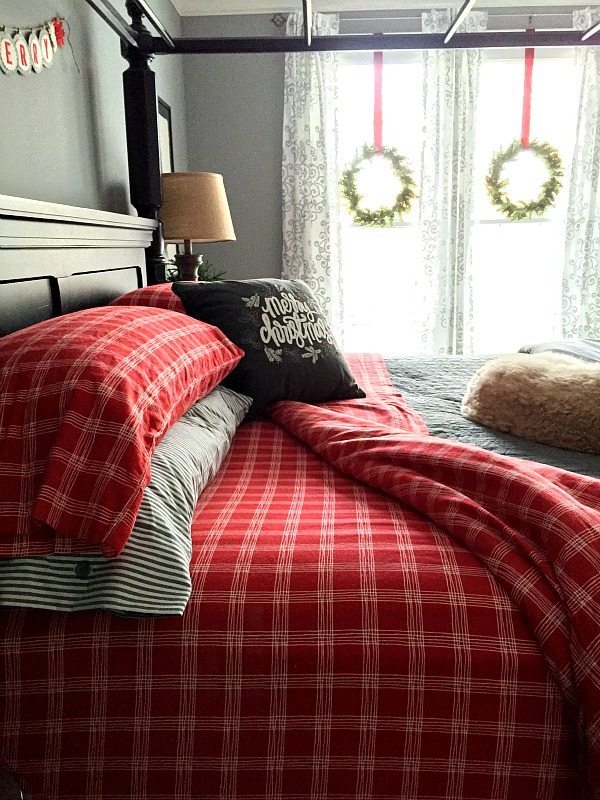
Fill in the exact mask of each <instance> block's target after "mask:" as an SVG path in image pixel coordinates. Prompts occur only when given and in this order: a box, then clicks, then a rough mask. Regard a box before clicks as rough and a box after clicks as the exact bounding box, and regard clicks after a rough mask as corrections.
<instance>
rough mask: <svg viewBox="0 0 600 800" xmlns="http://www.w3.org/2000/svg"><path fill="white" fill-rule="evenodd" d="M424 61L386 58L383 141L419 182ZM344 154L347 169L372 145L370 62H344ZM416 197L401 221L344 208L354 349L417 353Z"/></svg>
mask: <svg viewBox="0 0 600 800" xmlns="http://www.w3.org/2000/svg"><path fill="white" fill-rule="evenodd" d="M422 104H423V97H422V66H421V62H420V60H419V61H414V60H413V59H411V60H410V61H409V62H408V63H401V64H397V63H392V64H390V63H385V55H384V67H383V143H384V145H387V146H389V147H395V148H396V149H397V150H398V152H399V153H400V154H401V155H404V156H406V157H407V158H408V160H409V166H410V168H411V169H412V171H413V174H414V176H415V180H416V182H417V184H418V169H419V161H420V153H421V132H422ZM339 122H340V152H341V161H342V169H345V168H346V167H347V166H348V165H349V163H350V161H351V160H352V159H353V158H354V156H355V154H356V153H357V152H358V151H359V150H360V149H361V148H362V146H363V145H364V144H372V143H373V66H372V64H360V65H356V64H351V63H344V60H343V59H342V64H341V67H340V116H339ZM417 219H418V201H417V202H415V203H414V204H413V209H412V212H411V213H410V214H409V215H406V216H405V218H404V221H403V224H396V225H394V226H393V227H391V228H369V227H361V226H358V225H355V224H354V222H353V220H352V218H351V217H350V215H349V214H348V213H347V211H346V209H345V208H344V210H343V213H342V252H343V269H344V306H345V339H344V346H345V348H346V349H347V350H349V351H378V352H399V351H402V352H417V351H418V348H419V338H418V334H417V331H416V322H415V319H416V317H415V308H416V307H417V298H418V294H419V288H418V284H419V277H420V263H421V262H420V243H419V238H418V230H417V228H416V226H415V222H416V220H417Z"/></svg>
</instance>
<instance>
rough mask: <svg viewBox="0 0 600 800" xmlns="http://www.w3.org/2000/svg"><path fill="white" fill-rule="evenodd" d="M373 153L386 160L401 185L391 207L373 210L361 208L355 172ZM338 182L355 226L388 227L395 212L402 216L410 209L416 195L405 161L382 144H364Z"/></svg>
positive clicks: (411, 176)
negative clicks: (378, 146)
mask: <svg viewBox="0 0 600 800" xmlns="http://www.w3.org/2000/svg"><path fill="white" fill-rule="evenodd" d="M375 156H379V157H381V158H385V159H386V160H387V161H389V163H390V164H391V167H392V171H393V173H394V175H395V176H396V178H398V182H399V183H400V185H401V190H400V191H399V192H398V194H397V195H396V200H395V202H394V205H392V206H389V207H388V206H381V207H380V208H377V209H370V208H363V207H362V206H361V200H362V196H361V195H360V194H359V193H358V190H357V188H356V175H357V173H358V171H359V169H360V168H361V167H362V166H363V164H364V163H365V162H366V161H370V160H371V159H372V158H374V157H375ZM340 185H341V188H342V194H343V196H344V197H345V198H346V200H347V202H348V210H349V211H350V214H352V216H353V217H354V221H355V222H356V223H357V224H358V225H370V226H372V227H379V228H383V227H387V226H390V225H391V224H392V223H393V221H394V217H395V216H396V214H397V215H398V217H399V218H400V219H402V215H403V214H406V213H408V212H409V211H410V207H411V205H412V201H413V200H414V199H415V197H416V194H415V182H414V179H413V174H412V171H411V170H410V168H409V167H408V162H407V160H406V158H405V157H404V156H401V155H400V153H398V151H397V150H395V149H394V148H393V147H383V148H382V149H381V150H378V149H377V148H376V147H374V146H373V145H368V144H366V145H364V147H363V148H362V150H360V151H359V152H358V153H357V154H356V155H355V156H354V159H353V160H352V162H351V164H350V166H349V167H348V169H347V170H344V172H343V173H342V179H341V181H340Z"/></svg>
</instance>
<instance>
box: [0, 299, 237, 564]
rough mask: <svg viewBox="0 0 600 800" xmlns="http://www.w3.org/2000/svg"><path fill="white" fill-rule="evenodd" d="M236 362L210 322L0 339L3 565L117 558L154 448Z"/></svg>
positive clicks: (68, 324)
mask: <svg viewBox="0 0 600 800" xmlns="http://www.w3.org/2000/svg"><path fill="white" fill-rule="evenodd" d="M242 355H243V352H242V351H241V350H240V349H239V348H238V347H236V346H235V345H234V344H232V343H231V342H230V341H229V340H228V339H227V337H226V336H225V335H224V334H223V333H222V332H221V331H220V330H218V329H217V328H214V327H213V326H211V325H207V324H204V323H201V322H198V321H197V320H194V319H192V318H190V317H187V316H185V315H182V314H178V313H176V312H173V311H166V310H161V309H156V308H142V307H122V308H119V307H114V308H109V307H102V308H94V309H89V310H86V311H80V312H75V313H73V314H67V315H65V316H63V317H58V318H55V319H51V320H47V321H45V322H41V323H38V324H37V325H33V326H31V327H30V328H26V329H24V330H21V331H18V332H16V333H13V334H10V335H9V336H5V337H4V338H2V339H0V557H3V558H9V557H16V556H25V555H42V554H46V553H51V552H71V551H79V552H80V551H81V550H82V549H87V550H88V551H89V549H90V543H91V544H93V545H95V546H96V548H97V549H99V550H100V551H101V552H103V553H104V554H105V555H109V556H110V555H116V554H118V553H119V552H120V551H121V550H122V548H123V546H124V545H125V542H126V541H127V539H128V537H129V534H130V533H131V530H132V528H133V524H134V521H135V517H136V513H137V509H138V507H139V504H140V501H141V496H142V491H143V489H144V488H145V486H146V485H147V484H148V482H149V480H150V459H151V457H152V453H153V452H154V449H155V447H156V446H157V444H158V443H159V441H160V440H161V438H162V436H163V435H164V434H165V433H166V431H167V430H168V429H169V427H170V426H171V425H173V423H174V422H176V421H177V419H178V418H179V417H180V416H181V414H182V413H183V412H184V411H185V410H186V409H187V408H189V407H190V406H191V405H192V403H194V402H195V401H196V400H199V399H200V398H201V397H204V396H205V395H206V394H208V392H210V391H211V390H212V389H213V388H214V387H215V386H216V385H217V384H218V383H220V382H221V381H222V380H223V378H224V377H225V376H226V375H227V374H228V373H229V372H231V370H232V369H234V367H235V366H236V365H237V363H238V362H239V360H240V358H241V357H242ZM63 537H66V538H63Z"/></svg>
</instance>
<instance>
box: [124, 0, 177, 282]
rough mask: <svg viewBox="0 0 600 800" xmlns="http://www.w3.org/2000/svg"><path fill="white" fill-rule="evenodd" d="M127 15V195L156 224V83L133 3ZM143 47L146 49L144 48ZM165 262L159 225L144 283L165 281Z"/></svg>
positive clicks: (147, 35)
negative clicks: (130, 32) (131, 33)
mask: <svg viewBox="0 0 600 800" xmlns="http://www.w3.org/2000/svg"><path fill="white" fill-rule="evenodd" d="M126 5H127V12H128V13H129V16H130V17H131V27H132V28H133V29H134V30H135V32H136V35H137V40H138V44H139V45H140V46H139V47H133V46H132V45H129V44H122V53H123V57H124V58H126V59H127V61H128V62H129V67H128V68H127V69H126V70H125V72H124V73H123V94H124V98H125V125H126V132H127V158H128V162H129V192H130V197H131V204H132V205H133V206H134V207H135V208H136V210H137V212H138V214H140V216H142V217H149V218H150V219H155V220H157V221H158V209H159V208H160V206H161V203H162V194H161V179H160V156H159V145H158V118H157V116H158V111H157V99H156V81H155V75H154V72H152V70H151V69H150V60H151V59H152V55H151V53H150V52H149V51H150V47H149V42H151V40H152V36H151V34H150V32H149V31H148V30H147V29H146V27H145V26H144V21H143V14H142V12H141V10H140V9H139V7H138V6H137V5H136V3H134V2H131V0H128V2H127V4H126ZM144 45H146V47H144ZM166 265H167V261H166V259H165V256H164V242H163V237H162V231H161V228H160V224H159V225H158V227H157V228H156V230H155V232H154V236H153V238H152V244H151V245H150V247H149V248H148V250H147V251H146V270H147V277H148V283H161V282H162V281H164V280H165V275H166V273H165V270H166Z"/></svg>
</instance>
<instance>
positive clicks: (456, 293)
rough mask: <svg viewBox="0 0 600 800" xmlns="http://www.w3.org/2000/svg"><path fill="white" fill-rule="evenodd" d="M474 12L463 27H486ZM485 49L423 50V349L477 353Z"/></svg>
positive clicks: (435, 15) (438, 15) (434, 14)
mask: <svg viewBox="0 0 600 800" xmlns="http://www.w3.org/2000/svg"><path fill="white" fill-rule="evenodd" d="M452 18H453V13H451V12H450V11H449V10H444V9H434V10H432V11H427V12H424V13H423V15H422V28H423V32H424V33H443V32H444V31H446V30H447V29H448V27H449V26H450V23H451V21H452ZM486 27H487V14H486V13H485V12H471V14H470V15H469V16H468V17H467V20H466V23H465V24H464V25H463V26H461V29H460V30H461V31H467V32H477V31H484V30H485V29H486ZM481 60H482V51H481V50H426V51H423V71H424V77H423V87H424V121H423V149H422V154H421V187H420V229H421V246H422V254H423V274H422V282H423V313H422V317H421V319H422V325H421V328H422V330H421V335H422V340H423V351H424V352H428V353H433V354H443V353H459V354H462V353H470V352H472V340H473V324H472V316H473V312H472V305H473V303H472V278H471V264H470V255H469V234H470V226H471V214H472V207H473V162H474V146H475V115H476V107H477V97H478V92H479V75H480V68H481Z"/></svg>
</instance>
